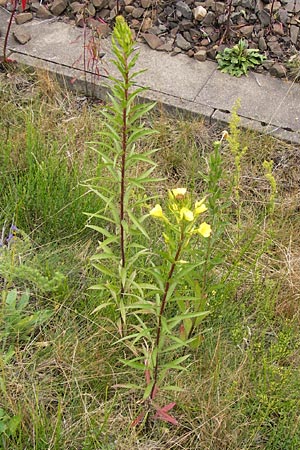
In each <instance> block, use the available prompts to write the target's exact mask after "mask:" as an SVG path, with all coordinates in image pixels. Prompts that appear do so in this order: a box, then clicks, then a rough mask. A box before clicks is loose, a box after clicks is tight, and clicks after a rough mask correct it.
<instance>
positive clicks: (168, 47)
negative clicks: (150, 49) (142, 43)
mask: <svg viewBox="0 0 300 450" xmlns="http://www.w3.org/2000/svg"><path fill="white" fill-rule="evenodd" d="M156 50H159V51H163V52H168V53H170V52H171V51H172V50H173V44H172V41H169V42H166V43H165V44H163V45H161V46H160V47H157V49H156Z"/></svg>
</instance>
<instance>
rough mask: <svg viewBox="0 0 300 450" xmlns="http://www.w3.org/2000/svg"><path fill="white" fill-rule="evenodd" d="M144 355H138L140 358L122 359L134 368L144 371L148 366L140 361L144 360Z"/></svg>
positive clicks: (122, 361)
mask: <svg viewBox="0 0 300 450" xmlns="http://www.w3.org/2000/svg"><path fill="white" fill-rule="evenodd" d="M142 360H143V357H138V358H134V359H130V360H128V359H120V361H121V363H123V364H124V365H125V366H129V367H132V368H133V369H136V370H142V371H143V372H144V371H145V370H146V366H145V364H141V363H139V362H138V361H142Z"/></svg>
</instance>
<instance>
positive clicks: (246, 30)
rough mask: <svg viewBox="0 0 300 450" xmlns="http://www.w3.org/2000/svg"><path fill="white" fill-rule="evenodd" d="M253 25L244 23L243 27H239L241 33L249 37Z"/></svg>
mask: <svg viewBox="0 0 300 450" xmlns="http://www.w3.org/2000/svg"><path fill="white" fill-rule="evenodd" d="M253 28H254V26H253V25H246V26H245V27H242V28H241V29H240V32H241V35H242V36H244V37H246V38H247V39H250V38H251V36H252V33H253Z"/></svg>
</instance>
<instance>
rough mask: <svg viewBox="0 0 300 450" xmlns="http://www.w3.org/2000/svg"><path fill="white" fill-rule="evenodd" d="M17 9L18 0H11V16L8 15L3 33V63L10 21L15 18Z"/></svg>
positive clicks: (5, 58)
mask: <svg viewBox="0 0 300 450" xmlns="http://www.w3.org/2000/svg"><path fill="white" fill-rule="evenodd" d="M17 7H18V0H13V10H12V11H11V14H10V18H9V22H8V25H7V29H6V33H5V38H4V44H3V62H4V63H5V62H6V60H7V57H6V52H7V44H8V37H9V33H10V29H11V26H12V21H13V18H14V16H15V13H16V10H17Z"/></svg>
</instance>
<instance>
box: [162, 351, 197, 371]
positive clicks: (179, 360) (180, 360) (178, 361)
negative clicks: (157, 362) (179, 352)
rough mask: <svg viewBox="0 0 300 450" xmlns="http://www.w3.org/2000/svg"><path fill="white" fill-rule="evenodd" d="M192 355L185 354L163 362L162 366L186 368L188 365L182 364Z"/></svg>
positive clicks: (166, 367) (178, 368) (165, 367)
mask: <svg viewBox="0 0 300 450" xmlns="http://www.w3.org/2000/svg"><path fill="white" fill-rule="evenodd" d="M190 356H191V355H184V356H181V357H180V358H177V359H174V361H170V362H168V363H165V364H163V365H162V366H161V367H162V368H163V369H177V370H186V367H183V366H181V365H180V364H181V363H183V362H184V361H186V360H187V359H188V358H189V357H190Z"/></svg>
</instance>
